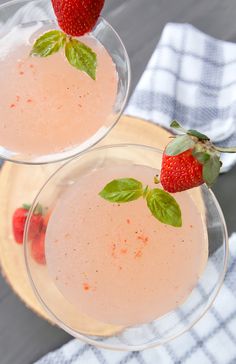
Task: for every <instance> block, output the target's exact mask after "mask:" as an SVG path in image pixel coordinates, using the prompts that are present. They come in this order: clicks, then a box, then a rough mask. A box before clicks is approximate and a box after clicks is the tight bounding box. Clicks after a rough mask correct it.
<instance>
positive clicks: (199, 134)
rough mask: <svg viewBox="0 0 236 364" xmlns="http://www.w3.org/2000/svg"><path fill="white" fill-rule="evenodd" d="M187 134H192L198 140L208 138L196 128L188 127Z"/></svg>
mask: <svg viewBox="0 0 236 364" xmlns="http://www.w3.org/2000/svg"><path fill="white" fill-rule="evenodd" d="M187 134H188V135H192V136H195V137H197V138H198V139H199V140H210V139H209V138H208V136H207V135H205V134H202V133H200V132H199V131H197V130H193V129H189V130H188V132H187Z"/></svg>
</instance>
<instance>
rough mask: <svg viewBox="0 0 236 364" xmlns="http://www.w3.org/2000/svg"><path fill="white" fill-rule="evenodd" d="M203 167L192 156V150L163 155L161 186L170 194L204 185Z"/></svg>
mask: <svg viewBox="0 0 236 364" xmlns="http://www.w3.org/2000/svg"><path fill="white" fill-rule="evenodd" d="M202 167H203V165H202V164H201V163H199V162H198V160H197V159H196V158H194V157H193V155H192V149H189V150H186V151H185V152H183V153H181V154H178V155H175V156H169V155H167V154H165V152H164V153H163V157H162V169H161V184H162V186H163V188H164V190H166V191H168V192H179V191H184V190H188V189H189V188H193V187H197V186H199V185H201V184H202V183H204V180H203V176H202Z"/></svg>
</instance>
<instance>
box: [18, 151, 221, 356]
mask: <svg viewBox="0 0 236 364" xmlns="http://www.w3.org/2000/svg"><path fill="white" fill-rule="evenodd" d="M161 159H162V152H161V151H159V150H157V149H154V148H151V147H147V146H140V145H113V146H104V147H99V148H96V149H93V150H90V151H86V152H83V153H82V154H80V155H79V156H77V157H75V158H73V159H72V160H70V161H69V162H67V163H65V164H64V166H62V167H60V168H59V169H58V170H57V171H56V172H55V173H54V174H53V175H52V176H51V177H50V178H49V180H48V181H47V182H46V183H45V185H44V186H43V187H42V189H41V190H40V192H39V194H38V195H37V197H36V198H35V201H34V203H33V205H32V207H31V210H30V213H29V216H28V220H27V227H26V231H25V237H24V249H25V260H26V266H27V271H28V275H29V279H30V282H31V284H32V288H33V290H34V292H35V294H36V296H37V298H38V300H39V301H40V302H41V304H42V306H43V307H44V309H45V310H46V311H47V313H48V315H49V316H50V318H51V320H52V321H53V322H55V323H56V324H57V325H59V326H60V327H61V328H63V329H64V330H66V331H67V332H69V333H70V334H72V335H73V336H75V337H77V338H79V339H81V340H83V341H86V342H87V343H90V344H93V345H98V346H101V347H105V348H110V349H119V350H131V351H133V350H142V349H145V348H150V347H153V346H157V345H161V344H164V343H166V342H168V341H169V340H171V339H173V338H175V337H177V336H178V335H180V334H181V333H183V332H185V331H186V330H188V329H189V328H191V326H192V325H194V324H195V323H196V322H197V321H198V320H199V319H200V318H201V317H202V316H203V315H204V313H206V311H207V310H208V309H209V308H210V306H211V305H212V303H213V301H214V299H215V298H216V296H217V293H218V292H219V289H220V287H221V285H222V281H223V278H224V275H225V270H226V263H227V254H228V245H227V244H228V243H227V231H226V226H225V221H224V217H223V215H222V212H221V209H220V206H219V205H218V202H217V201H216V198H215V197H214V195H213V193H212V192H211V190H209V189H208V188H207V187H206V186H205V185H202V186H201V187H198V188H195V189H192V190H189V191H185V192H181V193H176V194H174V198H175V200H176V201H177V203H178V205H179V207H180V209H181V211H182V226H181V227H180V226H179V225H180V224H179V221H178V219H177V220H175V221H173V220H172V225H171V224H167V223H162V222H160V221H159V220H162V219H165V218H167V219H169V218H170V217H171V216H172V213H173V211H177V210H176V209H175V208H176V206H175V205H172V207H171V208H170V210H168V212H167V214H166V212H165V211H164V212H163V214H162V213H161V214H160V216H159V220H158V219H156V218H155V217H154V216H153V214H152V212H153V211H154V210H153V211H152V208H153V209H155V203H154V202H153V200H152V199H151V196H152V197H153V196H154V195H153V194H152V193H150V191H159V193H160V195H162V188H161V187H160V185H159V184H156V183H158V180H157V177H155V176H156V175H157V174H158V173H159V170H160V167H161ZM120 179H128V180H129V182H130V183H131V185H129V186H128V194H127V191H126V194H125V195H123V197H122V198H123V200H122V201H119V202H118V200H117V199H116V195H115V194H113V195H111V194H112V193H113V192H114V191H113V192H112V189H111V185H109V183H110V181H117V180H120ZM104 186H106V188H105V189H104ZM107 186H108V187H107ZM109 186H110V187H109ZM145 186H148V187H145ZM129 188H131V190H132V191H130V190H129ZM101 191H103V192H101ZM104 191H106V193H110V196H112V198H113V202H109V201H107V200H106V199H105V198H104ZM140 191H141V194H140ZM127 196H128V197H127ZM132 196H135V198H133V197H132ZM138 197H139V198H138ZM127 198H128V199H130V200H132V201H131V202H128V203H124V201H125V200H126V199H127ZM136 198H137V199H136ZM147 202H148V203H147ZM162 202H163V201H162ZM163 204H164V205H163ZM163 204H162V203H159V205H158V206H159V208H160V211H161V209H162V206H164V207H165V206H166V205H165V202H163ZM147 205H149V208H147ZM39 208H40V210H41V211H43V216H44V217H45V221H46V222H45V224H44V225H43V228H42V226H41V228H40V229H41V230H40V231H38V232H36V235H37V234H39V235H41V238H40V239H41V245H40V246H41V248H37V249H41V251H39V250H38V251H36V252H35V249H34V240H35V238H34V236H35V231H34V229H35V226H34V213H35V211H36V210H38V209H39ZM173 209H174V210H173ZM150 210H151V211H152V212H151V211H150ZM163 216H164V217H163ZM163 221H164V220H163ZM169 221H170V220H169ZM174 225H175V226H174ZM37 239H39V238H38V237H37V238H36V240H37ZM38 246H39V245H38ZM37 249H36V250H37Z"/></svg>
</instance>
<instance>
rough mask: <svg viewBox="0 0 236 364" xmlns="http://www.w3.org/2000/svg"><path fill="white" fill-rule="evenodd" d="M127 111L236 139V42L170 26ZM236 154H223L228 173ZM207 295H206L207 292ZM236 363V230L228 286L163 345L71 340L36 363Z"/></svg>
mask: <svg viewBox="0 0 236 364" xmlns="http://www.w3.org/2000/svg"><path fill="white" fill-rule="evenodd" d="M126 113H127V114H130V115H134V116H138V117H142V118H144V119H146V120H150V121H152V122H155V123H158V124H160V125H163V126H165V127H168V125H169V123H170V120H172V119H177V120H179V121H180V122H181V123H182V124H183V125H184V126H186V127H189V128H190V127H191V128H199V129H200V130H201V131H202V132H203V133H206V134H207V135H209V136H210V137H211V138H212V139H213V140H214V141H215V142H218V143H219V144H220V145H236V121H235V119H236V44H233V43H226V42H222V41H219V40H216V39H214V38H212V37H209V36H208V35H206V34H203V33H202V32H200V31H198V30H197V29H195V28H194V27H192V26H191V25H188V24H167V25H166V27H165V29H164V31H163V33H162V37H161V39H160V42H159V44H158V46H157V48H156V50H155V52H154V54H153V56H152V58H151V60H150V62H149V64H148V66H147V69H146V70H145V72H144V74H143V76H142V78H141V80H140V82H139V84H138V86H137V88H136V90H135V92H134V94H133V96H132V98H131V101H130V103H129V105H128V107H127V109H126ZM235 162H236V157H235V156H232V155H230V156H229V155H228V156H226V157H225V158H224V170H225V171H227V170H228V169H229V168H230V167H231V166H232V165H233V164H234V163H235ZM201 299H202V300H204V294H203V295H202V298H201ZM54 363H55V364H77V363H78V364H83V363H86V364H87V363H89V364H126V363H127V364H235V363H236V233H235V234H233V235H232V236H231V238H230V259H229V266H228V273H227V275H226V279H225V282H224V285H223V287H222V289H221V292H220V294H219V296H218V297H217V299H216V301H215V303H214V305H213V307H212V308H211V309H210V311H208V313H207V314H206V315H205V316H204V317H203V318H202V319H201V320H200V321H199V322H198V323H197V324H196V325H195V326H194V328H192V329H191V330H190V331H189V332H188V333H186V334H184V335H182V336H181V337H179V338H178V339H176V340H174V341H172V342H170V343H169V344H167V345H165V346H163V347H159V348H157V349H150V350H145V351H143V352H132V353H122V352H112V351H109V350H102V349H98V348H95V347H93V346H90V345H87V344H83V343H80V342H79V341H77V340H72V341H71V342H69V343H68V344H66V345H64V346H63V347H62V348H61V349H59V350H57V351H55V352H53V353H50V354H48V355H46V356H45V357H44V358H42V359H41V360H39V361H37V364H54Z"/></svg>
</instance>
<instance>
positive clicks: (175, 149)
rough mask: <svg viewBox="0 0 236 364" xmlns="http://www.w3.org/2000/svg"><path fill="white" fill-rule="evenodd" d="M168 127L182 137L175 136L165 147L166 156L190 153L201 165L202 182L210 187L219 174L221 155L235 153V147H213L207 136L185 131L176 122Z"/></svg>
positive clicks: (193, 131) (195, 131) (194, 131)
mask: <svg viewBox="0 0 236 364" xmlns="http://www.w3.org/2000/svg"><path fill="white" fill-rule="evenodd" d="M170 126H171V127H172V128H174V129H176V130H178V131H180V132H182V133H183V134H182V135H178V136H176V137H175V138H174V139H173V140H172V141H171V142H170V143H169V144H168V145H167V147H166V150H165V154H166V155H167V156H177V155H179V154H181V153H184V152H185V151H187V150H190V151H191V154H192V156H193V157H194V158H195V159H196V160H197V161H198V162H199V163H200V164H201V165H202V177H203V181H204V182H205V183H206V184H207V186H208V187H211V186H212V185H213V184H214V183H215V181H216V179H217V177H218V176H219V173H220V168H221V166H222V162H221V160H220V154H221V153H236V147H232V148H225V147H217V146H215V145H214V144H213V143H212V142H211V140H210V138H208V136H207V135H205V134H202V133H200V132H198V131H197V130H192V129H190V130H186V129H184V128H183V127H182V126H181V124H179V123H178V122H177V121H176V120H174V121H172V123H171V124H170Z"/></svg>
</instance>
